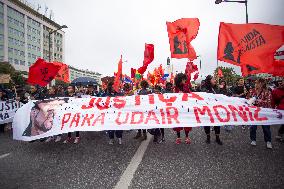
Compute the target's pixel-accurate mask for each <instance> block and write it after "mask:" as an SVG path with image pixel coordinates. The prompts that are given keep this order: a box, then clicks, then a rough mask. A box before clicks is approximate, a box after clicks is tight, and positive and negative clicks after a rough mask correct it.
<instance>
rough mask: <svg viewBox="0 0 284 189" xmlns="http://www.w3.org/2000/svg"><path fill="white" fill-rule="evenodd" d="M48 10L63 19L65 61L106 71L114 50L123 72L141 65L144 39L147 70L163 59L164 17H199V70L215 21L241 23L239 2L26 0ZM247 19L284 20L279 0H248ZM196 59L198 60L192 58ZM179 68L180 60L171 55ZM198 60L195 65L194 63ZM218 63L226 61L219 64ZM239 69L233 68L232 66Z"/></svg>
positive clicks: (207, 64) (209, 54) (112, 66)
mask: <svg viewBox="0 0 284 189" xmlns="http://www.w3.org/2000/svg"><path fill="white" fill-rule="evenodd" d="M28 1H29V2H32V3H34V4H37V3H39V4H41V5H42V10H41V11H43V9H44V5H47V6H48V7H49V9H52V10H53V12H54V16H55V21H56V22H58V23H59V24H66V25H67V26H68V27H69V28H68V29H65V30H64V31H65V32H66V35H65V36H66V40H65V42H66V44H65V47H66V55H65V62H66V63H67V64H69V65H72V66H76V67H78V68H83V69H89V70H92V71H98V72H100V73H102V74H103V75H112V74H113V72H114V71H116V70H117V62H118V61H119V58H120V54H122V55H123V60H127V61H128V62H125V63H124V64H123V72H124V73H126V74H128V75H130V68H131V67H134V68H137V67H139V66H140V65H142V62H143V52H144V43H153V44H154V45H155V59H154V61H153V63H152V64H151V65H150V67H149V68H148V70H150V71H152V70H153V68H154V67H157V66H158V65H159V64H163V65H165V64H166V59H167V57H168V56H170V50H169V41H168V34H167V30H166V21H175V20H176V19H179V18H194V17H196V18H199V20H200V28H199V34H198V36H197V38H196V39H195V40H194V41H193V42H192V44H193V46H194V47H195V50H196V52H197V54H199V55H201V59H202V70H201V72H202V75H203V76H204V75H206V74H211V73H212V72H213V70H214V69H215V68H216V53H217V37H218V29H219V22H220V21H224V22H230V23H244V22H245V6H244V4H238V3H222V4H220V5H215V3H214V1H215V0H139V1H138V0H80V1H79V0H28ZM248 2H249V3H248V12H249V22H251V23H267V24H277V25H284V13H283V7H284V0H249V1H248ZM196 62H199V61H196ZM172 63H173V64H174V68H175V70H178V71H183V70H184V68H185V64H186V60H185V59H184V60H177V59H172ZM198 65H199V64H198ZM220 65H221V66H224V65H227V64H224V63H220ZM238 72H239V71H238Z"/></svg>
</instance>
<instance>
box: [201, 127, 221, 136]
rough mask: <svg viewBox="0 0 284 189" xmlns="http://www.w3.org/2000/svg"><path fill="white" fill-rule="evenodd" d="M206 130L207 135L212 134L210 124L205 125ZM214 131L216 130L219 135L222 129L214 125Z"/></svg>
mask: <svg viewBox="0 0 284 189" xmlns="http://www.w3.org/2000/svg"><path fill="white" fill-rule="evenodd" d="M204 131H205V133H206V134H207V135H210V127H209V126H205V127H204ZM214 131H215V134H216V135H219V134H220V131H221V129H220V127H216V126H215V127H214Z"/></svg>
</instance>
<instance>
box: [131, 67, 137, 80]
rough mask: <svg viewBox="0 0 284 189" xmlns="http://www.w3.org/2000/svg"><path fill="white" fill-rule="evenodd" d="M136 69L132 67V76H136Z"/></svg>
mask: <svg viewBox="0 0 284 189" xmlns="http://www.w3.org/2000/svg"><path fill="white" fill-rule="evenodd" d="M135 74H136V69H134V68H131V78H135Z"/></svg>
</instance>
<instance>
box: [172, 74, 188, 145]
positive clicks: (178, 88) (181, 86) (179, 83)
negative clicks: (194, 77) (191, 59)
mask: <svg viewBox="0 0 284 189" xmlns="http://www.w3.org/2000/svg"><path fill="white" fill-rule="evenodd" d="M186 81H187V77H186V75H185V74H183V73H179V74H177V75H176V77H175V88H174V92H175V93H190V92H191V91H190V88H189V86H187V85H186ZM173 130H174V131H175V132H176V134H177V139H176V144H180V143H181V137H180V131H181V130H184V133H185V143H186V144H190V143H191V141H190V138H189V136H188V135H189V132H190V131H191V130H192V127H176V128H174V129H173Z"/></svg>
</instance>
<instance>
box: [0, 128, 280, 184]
mask: <svg viewBox="0 0 284 189" xmlns="http://www.w3.org/2000/svg"><path fill="white" fill-rule="evenodd" d="M277 129H278V126H272V136H273V138H274V137H275V136H276V133H277ZM81 134H82V135H81V136H82V137H81V142H80V143H79V144H77V145H75V144H62V143H54V142H50V143H42V142H34V143H27V142H19V141H14V140H12V134H11V133H9V132H8V133H7V132H6V133H4V134H3V133H2V134H1V135H0V158H1V159H0V178H1V179H0V188H3V189H9V188H24V189H30V188H42V189H44V188H114V187H117V188H119V186H123V185H118V183H119V182H121V179H125V178H122V177H123V176H122V175H125V171H126V169H127V167H128V166H129V163H130V161H131V160H132V158H133V156H134V155H135V153H136V151H137V149H138V148H139V146H140V144H141V145H143V144H142V143H145V142H142V143H140V142H139V141H136V140H134V139H133V136H134V135H135V131H132V132H129V131H128V132H124V136H123V137H124V138H123V145H121V146H119V145H118V144H117V141H116V143H115V144H114V145H109V144H108V137H107V136H106V134H105V133H104V132H88V133H81ZM182 134H183V133H182ZM190 136H191V139H192V144H190V145H186V144H185V143H184V142H183V143H182V144H180V145H176V144H175V143H174V141H175V133H174V132H173V131H172V130H170V129H168V130H166V141H165V143H163V144H155V143H153V142H152V137H150V134H149V133H148V140H151V141H149V145H148V146H147V145H144V147H146V151H145V153H144V156H143V159H142V161H141V162H140V163H139V166H138V168H137V170H136V171H135V173H134V175H132V176H133V177H131V178H126V179H128V180H129V179H130V180H129V181H128V182H130V187H129V188H133V189H134V188H137V189H138V188H284V151H283V150H284V143H281V142H278V141H275V140H274V139H273V141H272V144H273V149H272V150H268V149H266V147H265V143H264V141H263V133H262V129H261V128H259V129H258V131H257V146H256V147H252V146H250V140H249V130H248V129H247V130H245V131H242V129H241V127H235V128H234V129H233V131H232V132H230V133H228V132H226V131H225V130H224V129H222V130H221V138H222V140H223V142H224V145H223V146H219V145H217V144H216V143H215V142H214V138H215V137H214V135H212V134H211V138H212V139H211V144H206V143H205V142H204V141H205V138H206V136H205V134H204V131H203V129H202V128H194V129H193V131H192V132H191V133H190ZM146 143H147V142H146ZM140 155H141V154H140ZM134 160H135V159H134ZM135 161H136V160H135ZM126 175H127V173H126ZM128 175H129V174H128Z"/></svg>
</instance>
